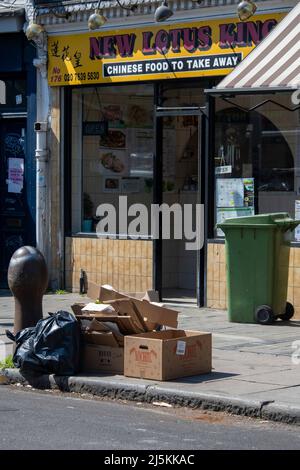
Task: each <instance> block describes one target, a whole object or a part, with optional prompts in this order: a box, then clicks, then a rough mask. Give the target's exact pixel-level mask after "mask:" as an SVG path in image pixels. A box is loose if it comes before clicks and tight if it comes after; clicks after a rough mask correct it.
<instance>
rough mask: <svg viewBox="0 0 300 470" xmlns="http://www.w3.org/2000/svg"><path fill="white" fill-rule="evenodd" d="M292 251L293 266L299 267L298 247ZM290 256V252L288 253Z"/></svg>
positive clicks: (299, 251) (299, 249)
mask: <svg viewBox="0 0 300 470" xmlns="http://www.w3.org/2000/svg"><path fill="white" fill-rule="evenodd" d="M293 251H294V260H293V261H294V267H295V268H300V248H293ZM290 256H291V254H290ZM290 263H291V261H290Z"/></svg>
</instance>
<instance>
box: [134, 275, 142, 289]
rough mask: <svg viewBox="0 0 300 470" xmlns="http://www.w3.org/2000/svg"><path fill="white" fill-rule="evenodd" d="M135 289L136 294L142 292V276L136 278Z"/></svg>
mask: <svg viewBox="0 0 300 470" xmlns="http://www.w3.org/2000/svg"><path fill="white" fill-rule="evenodd" d="M135 288H136V292H143V283H142V276H136V278H135Z"/></svg>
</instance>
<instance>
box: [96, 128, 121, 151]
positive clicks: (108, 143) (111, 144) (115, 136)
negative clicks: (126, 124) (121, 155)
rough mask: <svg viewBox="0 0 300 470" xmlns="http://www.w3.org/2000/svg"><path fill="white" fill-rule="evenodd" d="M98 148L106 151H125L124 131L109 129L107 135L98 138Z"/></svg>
mask: <svg viewBox="0 0 300 470" xmlns="http://www.w3.org/2000/svg"><path fill="white" fill-rule="evenodd" d="M100 147H101V148H108V149H126V148H127V141H126V130H124V129H122V130H119V129H109V130H108V132H107V134H105V135H101V136H100Z"/></svg>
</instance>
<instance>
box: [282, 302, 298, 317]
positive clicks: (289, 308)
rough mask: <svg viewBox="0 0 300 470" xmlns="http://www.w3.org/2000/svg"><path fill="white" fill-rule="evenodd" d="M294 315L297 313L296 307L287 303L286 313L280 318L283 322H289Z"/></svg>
mask: <svg viewBox="0 0 300 470" xmlns="http://www.w3.org/2000/svg"><path fill="white" fill-rule="evenodd" d="M294 313H295V309H294V306H293V305H292V304H291V303H290V302H287V303H286V307H285V312H284V313H283V314H282V315H279V318H280V319H281V320H282V321H289V320H290V319H291V318H292V317H293V316H294Z"/></svg>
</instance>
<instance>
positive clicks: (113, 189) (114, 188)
mask: <svg viewBox="0 0 300 470" xmlns="http://www.w3.org/2000/svg"><path fill="white" fill-rule="evenodd" d="M120 181H121V179H120V178H119V177H110V178H103V192H104V193H119V192H120Z"/></svg>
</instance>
